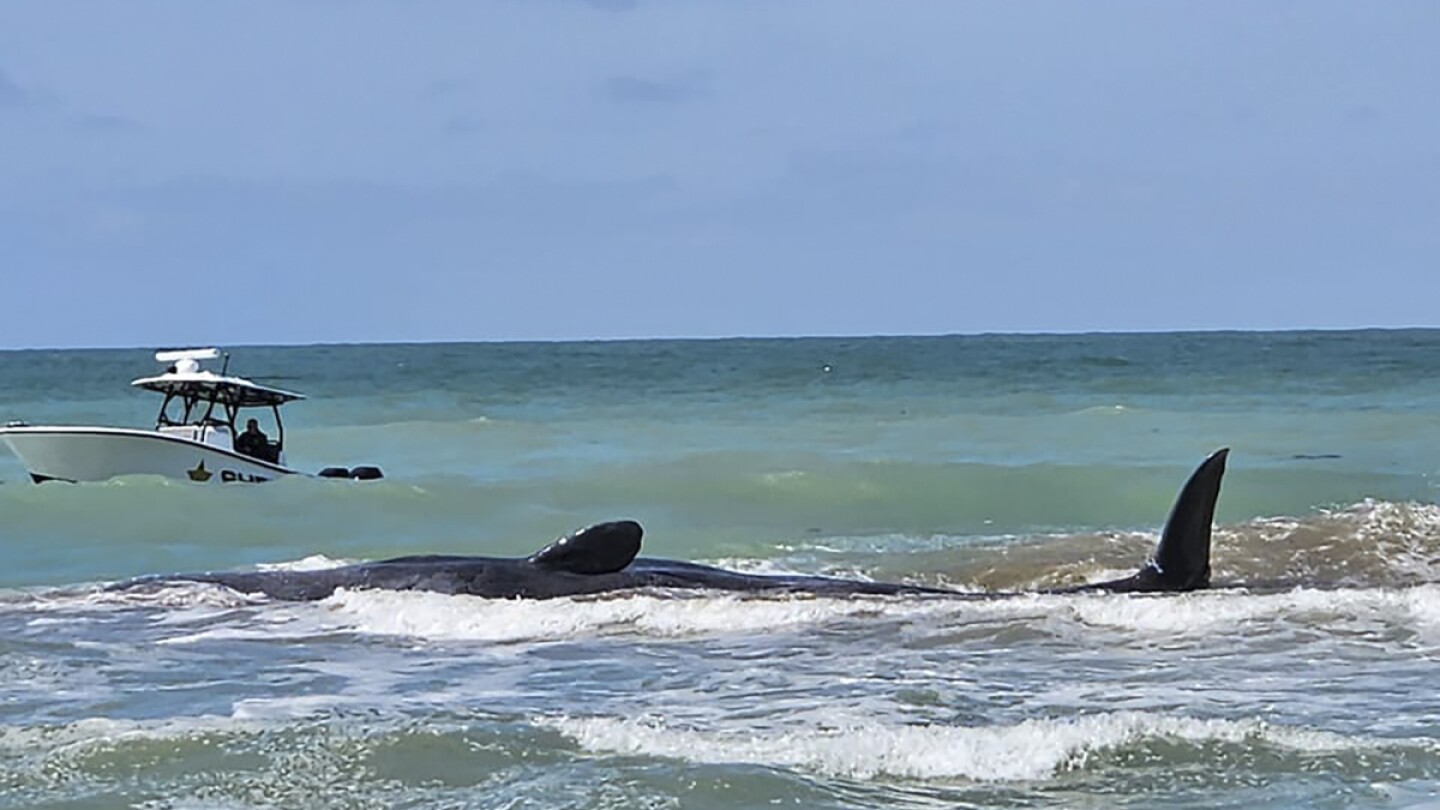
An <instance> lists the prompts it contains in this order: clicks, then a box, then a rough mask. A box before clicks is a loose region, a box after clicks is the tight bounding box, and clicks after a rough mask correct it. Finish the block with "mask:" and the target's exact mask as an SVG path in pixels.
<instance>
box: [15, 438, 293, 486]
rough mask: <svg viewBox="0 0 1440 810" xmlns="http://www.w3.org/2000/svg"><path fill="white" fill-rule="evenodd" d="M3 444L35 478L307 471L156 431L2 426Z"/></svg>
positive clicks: (241, 477)
mask: <svg viewBox="0 0 1440 810" xmlns="http://www.w3.org/2000/svg"><path fill="white" fill-rule="evenodd" d="M0 442H4V443H5V444H6V445H8V446H9V448H10V451H11V452H12V453H14V454H15V455H16V456H17V457H18V458H19V459H20V463H21V464H23V465H25V469H26V471H28V472H29V473H30V477H31V478H32V479H33V480H35V481H36V482H41V481H106V480H109V479H111V478H115V477H117V476H122V475H162V476H165V477H167V478H176V479H179V480H182V481H194V482H195V483H199V484H219V483H239V482H246V483H254V482H260V481H269V480H272V479H275V478H280V477H281V476H285V475H303V473H300V472H298V471H296V470H292V469H289V468H288V467H284V466H281V465H279V464H271V463H270V462H267V461H262V460H260V459H254V458H250V457H248V456H243V455H240V454H239V453H236V452H233V451H230V450H226V449H224V448H221V447H216V446H214V445H209V444H204V443H202V442H198V441H195V440H193V439H188V438H184V437H180V436H169V435H165V434H163V433H159V432H158V431H153V430H134V429H130V428H99V427H58V426H39V425H36V426H28V425H27V426H24V427H6V428H0Z"/></svg>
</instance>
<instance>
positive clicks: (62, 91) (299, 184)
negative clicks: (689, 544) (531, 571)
mask: <svg viewBox="0 0 1440 810" xmlns="http://www.w3.org/2000/svg"><path fill="white" fill-rule="evenodd" d="M1437 43H1440V3H1437V2H1430V1H1429V0H1424V1H1423V2H1359V0H1357V1H1356V2H1349V3H1332V2H1316V1H1315V0H1305V1H1304V2H1252V1H1251V0H1246V2H1233V3H1227V2H1213V1H1212V0H1205V2H1189V3H1181V2H1150V1H1149V0H1145V1H1144V2H1083V3H1082V2H1074V3H1072V2H1049V3H1038V2H986V3H976V2H957V1H955V0H946V1H945V2H906V1H905V0H887V1H886V2H865V3H861V2H843V0H814V1H813V2H784V1H783V0H705V1H704V2H700V1H697V2H688V1H687V0H665V1H664V2H659V1H658V0H657V1H656V2H645V1H644V0H639V1H638V2H625V0H606V1H604V2H602V1H601V0H595V1H594V2H582V1H581V0H569V1H567V0H523V1H522V0H511V1H508V2H485V1H484V0H463V1H462V0H454V2H443V1H438V0H437V1H435V2H413V3H400V2H314V1H311V2H305V1H303V0H299V1H295V2H231V3H219V2H193V0H171V1H170V2H151V1H150V0H131V1H130V2H124V3H119V2H88V3H86V2H63V3H62V2H55V1H54V0H5V2H3V3H0V281H3V287H0V301H3V307H0V347H26V346H87V345H126V346H129V345H141V346H152V345H177V344H190V343H203V344H209V343H219V344H229V345H233V344H238V343H256V342H266V343H276V342H278V343H292V342H316V341H378V340H442V339H443V340H490V339H534V338H540V339H549V338H556V339H566V338H588V337H646V336H717V335H797V334H874V333H900V334H908V333H943V332H982V331H1072V330H1096V329H1098V330H1137V329H1138V330H1151V329H1194V328H1297V327H1350V326H1399V325H1431V326H1433V325H1437V324H1440V275H1437V273H1440V45H1437Z"/></svg>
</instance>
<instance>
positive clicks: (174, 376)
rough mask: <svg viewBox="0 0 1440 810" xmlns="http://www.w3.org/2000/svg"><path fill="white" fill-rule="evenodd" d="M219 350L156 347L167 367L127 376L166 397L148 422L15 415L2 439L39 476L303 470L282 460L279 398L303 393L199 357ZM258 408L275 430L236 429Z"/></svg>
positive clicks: (341, 471) (369, 474) (217, 478)
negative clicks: (45, 421) (27, 419)
mask: <svg viewBox="0 0 1440 810" xmlns="http://www.w3.org/2000/svg"><path fill="white" fill-rule="evenodd" d="M218 357H220V351H219V350H218V349H182V350H179V351H162V352H156V354H155V359H156V360H158V361H160V362H161V363H166V364H168V367H167V368H166V369H165V371H164V372H163V373H161V374H159V375H156V376H154V377H141V378H140V379H138V380H134V381H132V382H131V383H130V384H131V385H133V386H135V387H137V388H142V389H144V390H146V391H154V392H155V393H157V394H162V395H164V397H165V399H164V401H163V402H162V403H161V405H160V414H159V416H157V417H156V419H155V427H154V428H153V429H151V430H145V429H140V428H119V427H81V426H61V425H28V424H25V423H23V422H11V423H9V424H8V425H6V426H5V427H3V428H0V441H3V442H5V444H7V445H9V447H10V450H11V452H13V453H14V454H15V455H16V456H17V457H19V459H20V462H21V463H22V464H24V465H25V469H26V470H27V471H28V472H29V473H30V478H31V479H32V480H34V481H35V482H36V483H41V482H44V481H105V480H108V479H110V478H114V477H116V476H121V475H163V476H166V477H169V478H178V479H181V480H189V481H195V482H198V483H210V482H217V483H230V482H237V481H244V482H256V481H269V480H271V479H274V478H279V477H281V476H284V475H306V473H303V472H300V471H299V470H294V469H291V468H290V467H287V466H286V465H285V425H284V423H283V422H282V421H281V419H280V406H281V405H284V404H285V403H287V402H294V401H295V400H298V399H304V398H305V397H304V395H303V394H297V393H295V392H293V391H283V390H281V389H279V388H271V387H269V386H266V385H259V384H257V383H254V382H251V381H250V380H247V379H245V378H243V377H233V376H228V375H227V374H226V373H225V370H226V369H224V368H222V370H221V371H220V373H218V374H217V373H216V372H213V371H209V370H206V369H203V368H201V367H200V362H201V361H202V360H214V359H216V358H218ZM228 364H229V356H228V355H226V366H228ZM256 408H261V409H269V410H270V412H271V413H272V414H273V422H274V427H275V431H276V436H275V438H273V439H271V438H270V437H268V436H266V435H264V434H263V433H259V432H256V431H254V430H250V431H249V432H248V433H241V432H240V431H239V430H238V429H237V427H236V425H237V422H238V420H239V418H240V415H241V413H242V412H244V411H246V410H247V409H256ZM249 421H254V420H249ZM257 427H258V425H257ZM319 474H320V475H322V476H325V477H331V478H334V477H344V478H351V477H353V478H362V479H370V478H379V477H381V474H380V470H379V469H378V468H376V467H369V466H367V467H356V468H355V469H354V470H349V469H346V468H344V467H326V468H325V469H324V470H321V471H320V473H319Z"/></svg>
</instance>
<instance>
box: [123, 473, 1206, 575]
mask: <svg viewBox="0 0 1440 810" xmlns="http://www.w3.org/2000/svg"><path fill="white" fill-rule="evenodd" d="M1228 455H1229V450H1228V448H1224V449H1221V450H1217V451H1216V452H1214V453H1212V454H1211V455H1210V456H1209V457H1208V458H1206V459H1205V460H1204V461H1203V462H1201V464H1200V466H1199V467H1197V468H1196V469H1195V471H1194V472H1193V473H1192V474H1191V475H1190V478H1189V480H1187V481H1186V483H1185V485H1184V487H1182V488H1181V490H1180V493H1179V495H1178V496H1177V497H1176V500H1175V504H1174V506H1173V507H1172V508H1171V511H1170V517H1169V519H1168V520H1167V521H1166V523H1165V529H1164V531H1163V532H1162V534H1161V537H1160V543H1159V545H1158V546H1157V547H1156V549H1155V554H1154V556H1153V557H1152V558H1151V559H1150V560H1148V561H1147V562H1146V563H1145V564H1144V565H1143V566H1142V567H1141V568H1140V569H1139V570H1138V571H1137V572H1136V573H1135V574H1133V575H1131V576H1129V577H1125V578H1123V579H1118V580H1113V581H1110V582H1100V583H1094V584H1089V585H1081V586H1078V587H1074V588H1067V589H1059V590H1050V591H1046V593H1076V592H1083V591H1107V592H1114V593H1156V592H1178V591H1192V590H1197V589H1200V588H1206V587H1208V586H1209V584H1210V533H1211V526H1212V524H1213V522H1214V518H1215V502H1216V500H1217V499H1218V498H1219V496H1220V481H1221V479H1222V478H1223V477H1224V475H1225V462H1226V459H1227V457H1228ZM643 534H644V530H643V529H642V528H641V526H640V524H639V523H637V522H635V521H633V520H616V521H610V522H607V523H598V524H595V525H593V526H589V527H587V528H584V529H581V530H579V531H577V532H575V533H573V534H570V535H567V536H565V537H561V538H560V539H558V540H556V541H555V542H553V543H551V544H550V545H548V546H546V547H545V548H543V549H541V550H539V551H537V552H535V553H534V554H532V555H530V556H529V557H524V558H512V557H472V556H453V555H424V556H413V557H396V558H394V559H389V560H379V561H374V562H364V563H357V564H353V565H343V566H338V567H335V568H329V569H321V570H313V571H232V572H217V573H198V574H176V575H170V576H160V577H147V578H142V579H138V580H132V581H130V582H128V583H124V584H123V585H122V586H121V587H133V586H137V585H147V584H149V585H153V584H164V583H171V582H202V583H213V584H217V585H222V586H225V587H227V588H231V589H233V590H236V591H239V592H241V593H247V594H263V595H265V596H268V597H270V598H272V599H281V600H296V601H310V600H318V599H324V598H326V597H328V596H330V595H331V594H333V593H334V592H335V591H336V590H338V589H341V588H345V589H350V590H363V589H384V590H396V591H405V590H414V591H434V592H437V593H445V594H468V595H471V596H480V597H488V598H521V599H551V598H555V597H562V596H581V595H587V594H597V593H606V592H611V591H627V590H637V589H644V588H687V589H697V588H703V589H712V590H723V591H743V592H755V593H787V592H788V593H809V594H818V595H826V596H844V595H908V594H917V595H918V594H929V595H937V596H946V597H954V598H964V599H985V598H996V597H1003V596H1007V595H1015V594H1013V593H1003V592H993V593H975V592H967V591H955V590H949V589H946V588H938V587H929V586H923V585H910V584H904V583H889V582H871V581H867V580H857V579H842V578H838V577H825V576H788V575H769V574H745V573H741V572H738V571H730V570H727V569H724V568H717V567H714V566H709V565H701V564H698V563H690V562H682V561H678V560H664V559H653V558H646V557H638V556H637V555H638V554H639V552H640V541H641V537H642V536H643Z"/></svg>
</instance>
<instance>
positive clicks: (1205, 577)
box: [1072, 447, 1230, 593]
mask: <svg viewBox="0 0 1440 810" xmlns="http://www.w3.org/2000/svg"><path fill="white" fill-rule="evenodd" d="M1229 456H1230V448H1228V447H1225V448H1221V449H1219V450H1216V451H1215V452H1213V453H1211V454H1210V457H1209V458H1207V459H1205V460H1204V461H1202V462H1200V466H1199V467H1196V468H1195V472H1193V473H1191V474H1190V480H1188V481H1186V482H1185V486H1183V487H1181V488H1180V494H1179V495H1178V496H1176V498H1175V505H1174V506H1172V507H1170V519H1169V520H1167V521H1165V530H1164V531H1163V532H1162V533H1161V534H1160V545H1158V546H1156V547H1155V556H1154V557H1153V558H1152V559H1151V560H1150V562H1148V563H1146V564H1145V567H1144V568H1141V569H1140V570H1139V571H1137V572H1136V573H1134V574H1132V575H1131V576H1128V577H1126V578H1124V579H1117V580H1114V581H1111V582H1097V583H1094V584H1092V585H1082V586H1080V587H1078V588H1074V589H1072V591H1110V592H1113V593H1148V592H1153V591H1193V590H1196V589H1199V588H1207V587H1209V586H1210V527H1211V525H1212V524H1213V523H1214V522H1215V502H1216V501H1217V500H1219V498H1220V479H1221V478H1224V477H1225V460H1226V459H1227V458H1228V457H1229Z"/></svg>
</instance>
